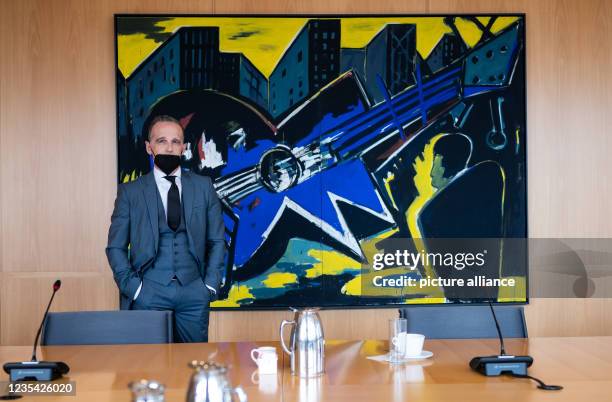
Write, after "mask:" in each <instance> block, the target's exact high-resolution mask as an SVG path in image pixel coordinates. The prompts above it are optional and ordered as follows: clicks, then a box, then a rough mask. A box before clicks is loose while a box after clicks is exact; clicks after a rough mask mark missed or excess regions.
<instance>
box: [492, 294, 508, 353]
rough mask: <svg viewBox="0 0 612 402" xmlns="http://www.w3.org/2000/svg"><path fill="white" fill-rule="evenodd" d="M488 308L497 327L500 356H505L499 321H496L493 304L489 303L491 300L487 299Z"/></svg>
mask: <svg viewBox="0 0 612 402" xmlns="http://www.w3.org/2000/svg"><path fill="white" fill-rule="evenodd" d="M489 308H490V309H491V314H493V320H494V321H495V328H496V329H497V336H498V337H499V354H500V356H505V355H506V347H505V346H504V337H503V336H502V332H501V329H500V328H499V321H497V316H496V315H495V310H493V304H492V303H491V300H489Z"/></svg>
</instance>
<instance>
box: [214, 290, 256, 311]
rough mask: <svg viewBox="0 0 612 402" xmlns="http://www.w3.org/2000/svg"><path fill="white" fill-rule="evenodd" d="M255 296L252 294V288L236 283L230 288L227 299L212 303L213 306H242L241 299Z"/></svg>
mask: <svg viewBox="0 0 612 402" xmlns="http://www.w3.org/2000/svg"><path fill="white" fill-rule="evenodd" d="M254 298H255V297H254V296H253V295H252V294H251V288H249V287H248V286H246V285H239V284H234V285H232V287H231V288H230V291H229V295H228V296H227V299H223V300H217V301H214V302H212V303H211V304H210V305H211V306H212V307H240V303H239V302H240V301H242V300H247V299H254Z"/></svg>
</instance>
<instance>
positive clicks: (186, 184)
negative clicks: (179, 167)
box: [181, 171, 195, 233]
mask: <svg viewBox="0 0 612 402" xmlns="http://www.w3.org/2000/svg"><path fill="white" fill-rule="evenodd" d="M181 186H182V192H183V215H184V216H185V226H186V228H187V233H189V226H190V224H191V212H192V210H193V196H194V191H195V190H194V187H193V181H192V180H191V176H190V175H189V172H186V171H183V172H182V173H181Z"/></svg>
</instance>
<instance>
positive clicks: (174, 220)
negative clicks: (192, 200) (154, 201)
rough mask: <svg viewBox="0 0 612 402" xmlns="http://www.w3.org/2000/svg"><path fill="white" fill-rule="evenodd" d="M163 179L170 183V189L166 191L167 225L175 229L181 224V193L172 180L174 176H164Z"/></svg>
mask: <svg viewBox="0 0 612 402" xmlns="http://www.w3.org/2000/svg"><path fill="white" fill-rule="evenodd" d="M164 179H166V180H168V181H169V182H170V183H172V185H171V186H170V191H168V226H170V229H172V230H174V231H176V229H178V227H179V225H180V224H181V195H180V194H179V189H178V186H177V185H176V183H175V182H174V180H175V179H176V176H165V177H164Z"/></svg>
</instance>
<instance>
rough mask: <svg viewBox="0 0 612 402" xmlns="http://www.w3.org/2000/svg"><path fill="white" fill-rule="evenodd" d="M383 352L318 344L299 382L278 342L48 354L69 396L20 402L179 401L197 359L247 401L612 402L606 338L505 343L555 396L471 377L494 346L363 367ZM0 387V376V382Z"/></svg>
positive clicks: (20, 350) (432, 346)
mask: <svg viewBox="0 0 612 402" xmlns="http://www.w3.org/2000/svg"><path fill="white" fill-rule="evenodd" d="M263 345H270V346H275V347H276V348H277V352H278V353H279V371H278V375H277V376H276V377H274V376H272V378H270V376H265V378H264V380H262V379H259V380H260V381H259V383H257V380H258V378H257V374H256V369H257V368H256V366H255V363H253V361H252V360H251V358H250V351H251V349H253V348H255V347H259V346H263ZM387 346H388V345H387V342H386V341H377V340H366V341H336V340H328V341H327V342H326V349H325V353H326V356H325V369H326V373H325V375H323V376H322V377H320V378H316V379H308V380H305V379H300V378H297V377H294V376H291V375H290V371H289V357H288V356H286V355H285V354H284V353H281V348H280V345H279V343H278V342H219V343H208V344H170V345H121V346H49V347H43V348H41V351H40V352H39V359H40V360H43V359H44V360H52V361H53V360H61V361H64V362H66V363H68V364H69V365H70V369H71V370H70V373H69V374H70V375H69V378H67V379H66V380H72V381H75V383H76V396H63V397H59V396H45V397H38V396H37V397H24V398H23V399H21V400H37V401H41V400H42V401H59V400H62V401H77V400H79V401H80V400H88V401H129V400H130V396H131V393H130V391H129V390H128V388H127V384H128V383H129V382H130V381H134V380H138V379H141V378H147V379H155V380H158V381H161V382H162V383H163V384H165V385H166V401H184V400H185V394H186V389H187V385H188V383H189V378H190V375H191V369H190V368H189V367H188V366H187V364H188V362H190V361H191V360H194V359H197V360H213V361H216V362H219V363H223V364H228V365H230V367H231V368H230V372H229V376H230V380H231V382H232V384H233V385H234V386H236V385H241V386H242V387H243V389H244V390H245V391H246V393H247V395H248V399H249V401H296V402H311V401H312V402H314V401H351V402H358V401H364V402H365V401H367V402H371V401H451V400H452V401H463V400H465V401H471V402H478V401H483V402H484V401H486V402H491V401H495V402H499V401H585V402H587V401H588V402H600V401H612V337H580V338H530V339H525V340H523V339H508V340H506V350H507V351H508V352H509V353H512V354H516V355H522V354H529V355H531V356H532V357H533V358H534V364H533V366H532V367H531V368H530V369H529V374H531V375H533V376H535V377H539V378H541V379H542V380H543V381H544V382H546V383H548V384H558V385H563V386H564V389H563V390H562V391H542V390H539V389H537V388H536V384H535V383H534V382H532V381H529V380H524V379H515V378H510V377H506V376H502V377H484V376H482V375H480V374H477V373H475V372H473V371H471V370H470V368H469V367H468V363H469V361H470V359H471V358H472V357H474V356H485V355H493V354H496V353H497V352H498V348H499V345H498V342H497V340H495V339H487V340H426V341H425V347H424V349H425V350H429V351H431V352H433V354H434V355H433V357H432V358H430V359H427V360H422V361H419V362H413V363H409V364H404V365H397V366H391V365H389V364H388V363H383V362H377V361H373V360H370V359H367V358H366V357H367V356H373V355H380V354H384V353H385V352H386V350H387ZM30 352H31V348H30V347H25V346H2V347H0V362H1V363H4V362H7V361H21V360H24V359H25V358H27V357H28V356H29V355H30ZM7 379H8V378H7V375H6V374H5V373H4V372H2V373H1V375H0V381H7ZM34 398H37V399H34ZM40 398H44V399H40Z"/></svg>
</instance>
